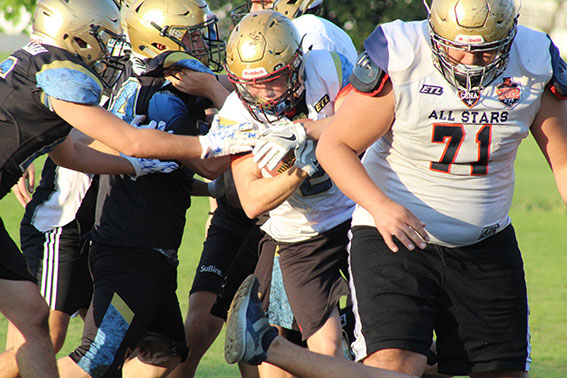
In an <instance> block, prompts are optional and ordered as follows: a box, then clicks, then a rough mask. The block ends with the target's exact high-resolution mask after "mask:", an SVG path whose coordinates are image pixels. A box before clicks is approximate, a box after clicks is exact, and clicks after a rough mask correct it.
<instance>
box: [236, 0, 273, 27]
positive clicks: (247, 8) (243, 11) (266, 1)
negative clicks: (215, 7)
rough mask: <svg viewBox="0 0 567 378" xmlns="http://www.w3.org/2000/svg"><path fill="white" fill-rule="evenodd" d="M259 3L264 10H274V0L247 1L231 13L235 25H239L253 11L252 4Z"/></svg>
mask: <svg viewBox="0 0 567 378" xmlns="http://www.w3.org/2000/svg"><path fill="white" fill-rule="evenodd" d="M253 2H255V3H259V4H260V6H261V7H262V9H272V0H256V1H252V0H246V1H245V2H244V3H242V4H240V5H237V6H236V7H234V9H233V10H232V11H231V12H230V18H231V19H232V23H233V24H234V25H236V24H238V23H239V22H240V20H242V19H243V18H244V16H246V15H247V14H248V13H250V12H251V10H252V3H253Z"/></svg>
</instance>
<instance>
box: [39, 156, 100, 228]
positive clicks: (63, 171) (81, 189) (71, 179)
mask: <svg viewBox="0 0 567 378" xmlns="http://www.w3.org/2000/svg"><path fill="white" fill-rule="evenodd" d="M92 178H93V175H90V174H86V173H82V172H77V171H73V170H71V169H67V168H63V167H55V172H54V173H53V178H52V180H54V182H53V189H54V190H53V192H51V194H50V196H49V197H48V198H46V200H45V201H44V202H41V203H40V204H38V205H37V207H36V208H35V210H34V213H33V214H34V215H33V217H32V220H31V224H32V225H33V226H34V227H35V228H36V229H37V230H39V231H41V232H49V231H52V230H53V229H54V228H57V227H63V226H65V225H66V224H68V223H69V222H71V221H72V220H73V219H75V216H76V215H77V211H78V210H79V208H80V207H81V204H82V203H83V198H84V197H85V194H86V193H87V191H88V190H89V188H90V186H91V182H92Z"/></svg>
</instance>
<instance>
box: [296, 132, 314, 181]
mask: <svg viewBox="0 0 567 378" xmlns="http://www.w3.org/2000/svg"><path fill="white" fill-rule="evenodd" d="M315 147H316V145H315V142H313V141H312V140H307V141H305V143H302V144H301V145H299V147H297V148H296V149H295V163H294V165H295V166H296V167H297V168H299V169H301V170H302V171H304V172H305V173H307V174H308V175H309V176H313V175H314V174H315V172H317V171H318V170H319V162H318V161H317V156H315Z"/></svg>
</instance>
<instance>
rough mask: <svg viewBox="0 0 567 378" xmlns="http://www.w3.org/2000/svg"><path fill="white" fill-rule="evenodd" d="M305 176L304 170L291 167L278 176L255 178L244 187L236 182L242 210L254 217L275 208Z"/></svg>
mask: <svg viewBox="0 0 567 378" xmlns="http://www.w3.org/2000/svg"><path fill="white" fill-rule="evenodd" d="M305 178H307V174H306V173H305V172H303V171H302V170H301V169H299V168H296V167H293V168H291V169H288V170H287V171H285V172H283V173H282V174H280V175H278V176H275V177H268V178H261V179H258V180H255V181H253V182H251V183H249V185H246V186H245V187H242V185H241V186H240V187H239V184H238V182H237V186H236V188H237V190H238V196H239V198H240V202H241V204H242V208H243V209H244V212H245V213H246V215H247V216H248V217H249V218H256V217H258V216H259V215H261V214H264V213H265V212H268V211H270V210H272V209H275V208H276V207H278V206H279V205H281V204H282V203H283V202H284V201H285V200H286V199H288V198H289V196H291V195H292V194H293V192H294V191H295V190H296V189H297V188H298V187H299V185H301V183H302V182H303V180H305Z"/></svg>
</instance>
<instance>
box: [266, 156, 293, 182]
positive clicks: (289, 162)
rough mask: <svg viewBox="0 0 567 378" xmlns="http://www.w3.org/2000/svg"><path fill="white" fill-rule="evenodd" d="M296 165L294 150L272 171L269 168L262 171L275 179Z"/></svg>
mask: <svg viewBox="0 0 567 378" xmlns="http://www.w3.org/2000/svg"><path fill="white" fill-rule="evenodd" d="M294 163H295V153H294V151H293V150H291V151H289V152H288V153H287V154H286V155H285V156H284V157H283V159H282V160H280V162H279V163H278V164H277V165H276V167H275V168H274V169H272V170H269V169H268V167H264V168H263V169H262V170H263V171H264V172H265V173H267V174H268V175H269V176H271V177H275V176H277V175H279V174H282V173H283V172H285V171H287V170H288V169H290V168H291V167H293V164H294Z"/></svg>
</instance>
